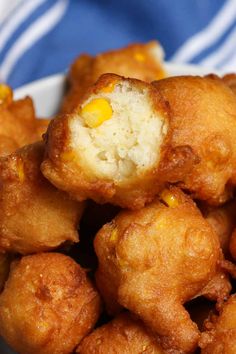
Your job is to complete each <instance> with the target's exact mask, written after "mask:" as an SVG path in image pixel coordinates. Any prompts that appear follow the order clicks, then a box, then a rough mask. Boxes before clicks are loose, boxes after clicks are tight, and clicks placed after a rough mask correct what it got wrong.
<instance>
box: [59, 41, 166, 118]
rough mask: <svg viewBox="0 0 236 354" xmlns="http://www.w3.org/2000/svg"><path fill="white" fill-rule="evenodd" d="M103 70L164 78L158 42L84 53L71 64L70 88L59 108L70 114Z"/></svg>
mask: <svg viewBox="0 0 236 354" xmlns="http://www.w3.org/2000/svg"><path fill="white" fill-rule="evenodd" d="M105 73H114V74H118V75H121V76H125V77H132V78H135V79H139V80H143V81H147V82H151V81H153V80H158V79H162V78H163V77H165V76H166V75H165V71H164V68H163V49H162V47H161V46H160V44H159V43H158V42H157V41H151V42H148V43H146V44H141V43H140V44H132V45H129V46H127V47H125V48H122V49H118V50H113V51H109V52H105V53H102V54H98V55H97V56H96V57H91V56H90V55H87V54H83V55H80V56H79V57H78V58H77V59H76V60H75V62H74V63H73V64H72V66H71V68H70V71H69V77H68V81H69V82H68V83H69V91H68V93H67V95H66V97H65V98H64V101H63V106H62V111H63V112H64V113H65V112H66V113H70V112H72V111H73V110H74V108H76V107H77V106H78V103H79V101H80V99H81V97H82V96H83V95H84V93H85V91H86V90H87V89H88V87H89V86H91V85H92V84H94V83H95V82H96V81H97V79H98V78H99V77H100V76H101V75H102V74H105Z"/></svg>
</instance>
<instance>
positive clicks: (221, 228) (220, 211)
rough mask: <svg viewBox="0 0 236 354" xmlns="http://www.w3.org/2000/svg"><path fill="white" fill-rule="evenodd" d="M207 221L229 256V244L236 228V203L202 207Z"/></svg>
mask: <svg viewBox="0 0 236 354" xmlns="http://www.w3.org/2000/svg"><path fill="white" fill-rule="evenodd" d="M201 211H202V213H203V216H204V217H205V219H206V220H207V221H208V222H209V223H210V224H211V226H212V227H213V229H214V230H215V232H216V233H217V235H218V237H219V240H220V246H221V248H222V251H223V253H224V255H226V256H228V254H229V242H230V237H231V235H232V232H233V230H234V228H235V227H236V202H235V201H231V202H229V203H226V204H224V205H222V206H219V207H209V206H203V207H201Z"/></svg>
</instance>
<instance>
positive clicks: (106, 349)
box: [76, 313, 164, 354]
mask: <svg viewBox="0 0 236 354" xmlns="http://www.w3.org/2000/svg"><path fill="white" fill-rule="evenodd" d="M76 353H80V354H105V353H106V354H115V353H122V354H136V353H148V354H164V350H163V349H162V348H161V347H160V344H159V343H158V341H157V338H156V337H155V336H154V335H153V334H152V333H150V331H149V330H147V328H145V326H144V325H143V323H142V322H141V321H140V320H138V319H137V318H135V317H133V316H132V315H131V314H129V313H123V314H121V315H119V316H117V317H116V318H115V319H114V320H113V321H111V322H109V323H108V324H106V325H104V326H102V327H100V328H97V329H96V330H94V331H93V332H92V333H91V334H90V335H88V336H87V337H85V338H84V339H83V341H82V342H81V343H80V345H79V347H78V349H77V350H76Z"/></svg>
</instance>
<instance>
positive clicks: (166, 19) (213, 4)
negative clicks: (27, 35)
mask: <svg viewBox="0 0 236 354" xmlns="http://www.w3.org/2000/svg"><path fill="white" fill-rule="evenodd" d="M224 2H225V1H222V0H214V1H212V0H192V1H189V0H178V1H174V0H158V1H157V0H138V1H137V0H129V1H127V0H120V1H117V0H70V4H69V8H68V10H67V13H66V15H65V16H64V17H63V19H62V20H61V22H60V23H59V24H58V25H57V26H56V27H55V29H53V30H52V31H51V32H50V33H49V34H47V35H46V36H45V37H43V38H42V39H41V40H40V41H38V42H37V43H36V44H35V45H33V46H32V48H30V49H29V50H28V51H27V53H25V54H24V55H23V57H22V58H21V59H20V60H19V62H18V63H17V66H16V67H15V68H14V70H13V71H12V73H11V75H10V77H9V83H10V84H11V85H13V87H16V86H20V85H22V84H24V83H26V82H29V81H32V80H36V79H38V78H41V77H43V76H47V75H50V74H53V73H56V72H60V71H65V70H66V69H67V68H68V66H69V65H70V63H71V62H72V61H73V60H74V58H75V57H76V56H77V55H79V54H81V53H83V52H88V53H91V54H97V53H99V52H102V51H105V50H109V49H112V48H119V47H122V46H125V45H127V44H128V43H130V42H144V41H148V40H150V39H158V40H159V41H160V42H161V44H162V45H163V47H164V49H165V52H166V58H167V60H168V58H169V57H171V56H172V55H173V54H174V52H176V50H177V49H178V48H179V47H180V46H181V45H182V44H183V43H184V42H185V41H186V40H187V39H188V38H190V37H191V36H193V35H194V34H196V33H198V32H199V31H201V30H202V29H203V28H205V27H206V26H207V25H208V24H209V22H210V21H211V20H212V19H213V17H214V16H215V15H216V14H217V13H218V11H219V10H220V9H221V8H222V6H223V4H224ZM53 3H55V1H47V4H46V5H44V6H45V7H44V6H42V7H41V8H40V9H38V10H37V11H36V12H35V14H34V16H31V17H30V18H29V19H28V20H27V21H26V23H25V24H24V27H23V26H21V27H20V28H19V32H18V31H17V33H16V34H15V37H14V38H11V43H13V42H14V40H15V39H16V37H19V34H20V33H22V31H23V28H24V29H25V28H26V27H27V26H28V25H29V23H32V22H33V20H34V19H35V18H36V17H38V16H39V13H38V11H40V14H42V13H44V11H46V10H47V8H48V7H50V5H51V4H53ZM231 27H232V26H231ZM231 30H232V28H229V30H228V31H227V33H224V34H223V35H222V37H221V38H220V39H219V40H218V41H217V43H215V44H214V45H212V46H210V48H208V49H206V50H204V51H203V52H202V53H201V54H199V55H198V56H196V57H195V58H194V60H193V61H192V62H193V63H197V62H199V61H200V60H201V59H203V58H204V57H206V56H207V55H208V54H210V53H212V52H213V51H214V50H215V49H216V48H217V47H219V45H221V43H222V42H223V40H224V39H225V38H226V36H227V34H228V33H229V32H230V31H231ZM9 47H10V45H9V44H8V47H7V48H8V49H9ZM7 48H5V52H4V53H5V54H6V52H7ZM0 60H1V58H0Z"/></svg>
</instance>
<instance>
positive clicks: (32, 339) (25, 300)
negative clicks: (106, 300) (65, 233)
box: [0, 253, 101, 354]
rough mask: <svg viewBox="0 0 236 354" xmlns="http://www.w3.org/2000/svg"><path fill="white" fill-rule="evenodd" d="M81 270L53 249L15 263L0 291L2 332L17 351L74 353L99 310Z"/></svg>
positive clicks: (91, 288)
mask: <svg viewBox="0 0 236 354" xmlns="http://www.w3.org/2000/svg"><path fill="white" fill-rule="evenodd" d="M100 306H101V305H100V299H99V295H98V293H97V291H96V290H95V289H94V287H93V286H92V284H91V283H90V281H89V280H88V279H87V277H86V273H85V271H84V270H83V269H82V268H81V267H80V266H79V265H78V264H77V263H75V262H74V261H73V260H72V259H71V258H70V257H67V256H64V255H62V254H59V253H58V254H57V253H45V254H42V253H41V254H37V255H33V256H26V257H23V258H22V259H21V260H20V261H18V262H15V263H13V267H12V269H11V272H10V275H9V279H8V280H7V282H6V285H5V288H4V291H3V292H2V294H1V295H0V334H1V336H2V337H3V338H4V339H5V340H6V341H7V343H8V344H9V345H10V346H11V347H12V348H13V349H14V350H16V351H17V352H18V353H20V354H36V353H37V354H52V353H53V354H61V353H68V354H69V353H72V351H73V350H74V349H75V347H76V346H77V345H78V344H79V343H80V341H81V340H82V339H83V337H84V336H86V335H87V334H88V333H89V332H90V330H91V329H92V328H93V327H94V325H95V323H96V321H97V319H98V316H99V314H100Z"/></svg>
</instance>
